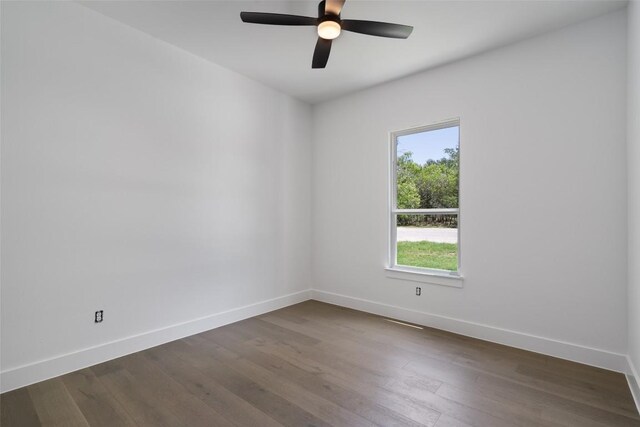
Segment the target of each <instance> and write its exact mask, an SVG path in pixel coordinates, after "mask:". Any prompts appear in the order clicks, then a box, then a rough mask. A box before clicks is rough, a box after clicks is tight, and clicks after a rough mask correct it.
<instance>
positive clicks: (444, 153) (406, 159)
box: [396, 126, 460, 209]
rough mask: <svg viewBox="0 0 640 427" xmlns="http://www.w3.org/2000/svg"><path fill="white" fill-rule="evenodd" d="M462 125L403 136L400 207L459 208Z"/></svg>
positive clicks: (400, 139)
mask: <svg viewBox="0 0 640 427" xmlns="http://www.w3.org/2000/svg"><path fill="white" fill-rule="evenodd" d="M459 131H460V127H459V126H452V127H448V128H444V129H436V130H430V131H425V132H418V133H413V134H410V135H404V136H399V137H397V139H396V144H397V147H396V149H397V164H396V177H397V182H396V195H397V207H398V209H431V208H457V207H458V176H459V161H458V160H459V148H458V141H459V133H460V132H459Z"/></svg>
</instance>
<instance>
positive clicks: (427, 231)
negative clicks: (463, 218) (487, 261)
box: [396, 215, 458, 271]
mask: <svg viewBox="0 0 640 427" xmlns="http://www.w3.org/2000/svg"><path fill="white" fill-rule="evenodd" d="M396 224H397V226H398V227H397V233H396V241H397V246H396V248H397V250H396V259H397V262H396V263H397V265H404V266H408V267H421V268H434V269H438V270H448V271H458V216H457V215H396Z"/></svg>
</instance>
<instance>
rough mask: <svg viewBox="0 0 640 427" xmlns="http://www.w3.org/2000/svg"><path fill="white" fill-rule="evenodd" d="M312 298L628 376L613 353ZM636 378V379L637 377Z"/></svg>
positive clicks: (360, 302)
mask: <svg viewBox="0 0 640 427" xmlns="http://www.w3.org/2000/svg"><path fill="white" fill-rule="evenodd" d="M311 298H312V299H315V300H318V301H322V302H327V303H330V304H335V305H340V306H343V307H348V308H353V309H355V310H360V311H366V312H367V313H373V314H377V315H380V316H385V317H392V318H395V319H399V320H403V321H405V322H411V323H415V324H418V325H424V326H428V327H432V328H436V329H442V330H445V331H449V332H454V333H456V334H460V335H465V336H469V337H473V338H479V339H481V340H485V341H491V342H495V343H498V344H504V345H508V346H510V347H516V348H521V349H523V350H529V351H533V352H536V353H541V354H546V355H549V356H554V357H559V358H561V359H567V360H571V361H574V362H579V363H584V364H586V365H591V366H597V367H599V368H604V369H609V370H611V371H616V372H622V373H624V374H628V373H630V366H629V361H628V359H627V356H626V355H624V354H619V353H612V352H609V351H606V350H601V349H597V348H591V347H585V346H582V345H578V344H572V343H569V342H564V341H558V340H553V339H549V338H544V337H539V336H535V335H530V334H525V333H522V332H517V331H512V330H508V329H502V328H497V327H494V326H489V325H483V324H481V323H475V322H468V321H466V320H460V319H454V318H451V317H446V316H440V315H437V314H431V313H425V312H422V311H417V310H410V309H406V308H402V307H397V306H393V305H389V304H383V303H379V302H375V301H369V300H365V299H361V298H354V297H350V296H346V295H340V294H336V293H333V292H325V291H320V290H316V289H312V290H311ZM636 378H638V377H637V376H636Z"/></svg>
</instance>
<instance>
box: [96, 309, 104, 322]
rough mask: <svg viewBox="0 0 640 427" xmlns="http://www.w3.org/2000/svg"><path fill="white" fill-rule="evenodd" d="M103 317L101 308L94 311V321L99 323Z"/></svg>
mask: <svg viewBox="0 0 640 427" xmlns="http://www.w3.org/2000/svg"><path fill="white" fill-rule="evenodd" d="M102 319H103V313H102V310H98V311H96V317H95V318H94V321H95V323H100V322H102Z"/></svg>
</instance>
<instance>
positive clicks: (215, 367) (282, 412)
mask: <svg viewBox="0 0 640 427" xmlns="http://www.w3.org/2000/svg"><path fill="white" fill-rule="evenodd" d="M193 341H194V337H189V338H186V339H183V340H182V342H181V343H179V344H182V345H183V346H184V345H187V346H188V345H189V344H190V343H192V342H193ZM200 342H201V343H204V342H205V341H200ZM197 343H198V341H196V344H197ZM191 350H192V351H186V352H180V353H179V355H176V356H177V357H183V358H184V359H185V360H186V361H188V363H190V364H192V365H193V366H194V367H195V368H197V369H199V370H201V371H202V372H203V373H204V374H206V375H207V376H209V377H211V378H212V379H214V380H215V381H216V382H218V383H219V384H221V385H222V386H223V387H225V388H226V389H228V390H229V391H231V392H232V393H234V394H235V395H237V396H239V397H241V398H242V399H244V400H246V401H247V402H249V403H250V404H251V405H253V406H255V407H256V408H258V409H260V410H262V411H264V412H266V413H268V414H269V416H270V417H271V418H273V419H275V420H276V421H277V422H279V423H280V424H282V425H285V426H300V425H314V426H326V425H328V424H327V423H325V422H324V421H322V420H321V419H319V418H317V417H315V416H314V415H313V414H310V413H309V412H307V411H305V410H303V409H302V408H300V407H298V406H297V405H295V404H293V403H292V402H289V401H288V400H286V399H283V398H282V397H280V396H278V395H277V394H275V393H273V392H272V391H271V390H269V389H267V388H264V387H261V386H260V385H259V384H256V383H255V382H254V381H252V380H251V379H249V378H247V377H246V376H245V375H244V374H242V373H239V372H237V371H234V370H229V369H228V368H226V367H225V366H224V365H223V364H221V363H218V362H217V361H216V360H215V359H214V358H212V357H211V356H210V354H209V352H208V350H207V348H206V347H204V346H201V345H200V346H199V345H191Z"/></svg>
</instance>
